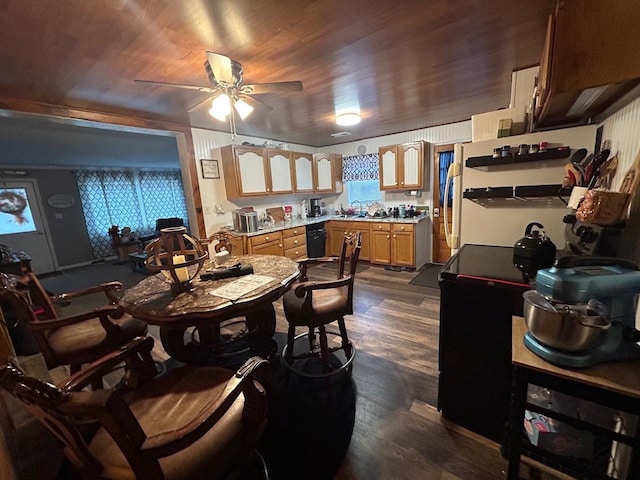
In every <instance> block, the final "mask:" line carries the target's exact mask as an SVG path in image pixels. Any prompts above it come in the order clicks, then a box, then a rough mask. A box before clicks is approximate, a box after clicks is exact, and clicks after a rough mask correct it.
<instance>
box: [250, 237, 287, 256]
mask: <svg viewBox="0 0 640 480" xmlns="http://www.w3.org/2000/svg"><path fill="white" fill-rule="evenodd" d="M248 243H249V252H248V253H254V254H260V255H282V254H283V249H282V232H271V233H264V234H262V235H256V236H254V237H249V242H248Z"/></svg>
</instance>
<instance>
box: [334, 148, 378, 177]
mask: <svg viewBox="0 0 640 480" xmlns="http://www.w3.org/2000/svg"><path fill="white" fill-rule="evenodd" d="M379 176H380V165H379V163H378V154H377V153H369V154H367V155H353V156H350V157H343V159H342V181H343V182H353V181H354V180H356V181H357V180H378V178H379Z"/></svg>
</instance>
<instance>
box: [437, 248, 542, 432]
mask: <svg viewBox="0 0 640 480" xmlns="http://www.w3.org/2000/svg"><path fill="white" fill-rule="evenodd" d="M439 284H440V339H439V354H438V364H439V370H440V375H439V380H438V410H440V412H442V415H443V416H444V417H445V418H447V419H449V420H451V421H452V422H454V423H457V424H459V425H461V426H463V427H465V428H467V429H468V430H471V431H474V432H476V433H479V434H481V435H483V436H485V437H487V438H490V439H491V440H494V441H496V442H501V440H502V436H503V433H504V426H505V423H506V422H507V417H508V411H509V398H510V393H511V332H512V321H511V317H512V315H522V307H523V299H522V293H523V292H524V291H526V290H529V288H530V287H529V284H528V283H526V282H525V281H524V280H523V278H522V273H521V272H520V271H519V270H518V269H516V268H515V267H514V266H513V248H512V247H499V246H487V245H469V244H467V245H463V246H462V248H461V249H460V250H459V251H458V253H456V254H455V255H454V256H453V257H451V259H450V260H449V261H448V262H447V263H446V265H444V267H443V268H442V270H441V272H440V278H439Z"/></svg>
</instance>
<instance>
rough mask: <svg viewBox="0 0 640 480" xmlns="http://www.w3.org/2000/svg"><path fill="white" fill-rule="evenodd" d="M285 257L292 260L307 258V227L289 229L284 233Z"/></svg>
mask: <svg viewBox="0 0 640 480" xmlns="http://www.w3.org/2000/svg"><path fill="white" fill-rule="evenodd" d="M282 244H283V249H284V256H285V257H289V258H290V259H292V260H298V259H299V258H306V257H307V230H306V228H305V227H296V228H287V229H286V230H283V231H282Z"/></svg>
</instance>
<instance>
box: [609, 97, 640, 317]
mask: <svg viewBox="0 0 640 480" xmlns="http://www.w3.org/2000/svg"><path fill="white" fill-rule="evenodd" d="M602 127H603V130H602V139H603V140H610V142H611V155H615V154H617V155H618V169H617V170H616V174H615V176H614V177H613V181H612V182H611V190H617V189H618V188H620V185H621V184H622V179H623V178H624V175H625V173H626V172H627V170H628V169H629V167H630V166H631V165H632V164H633V163H634V161H635V160H636V157H637V156H638V155H640V98H639V99H636V100H635V101H633V102H632V103H630V104H629V105H627V106H626V107H624V108H622V109H620V110H618V111H617V112H616V113H614V114H613V115H611V116H610V117H608V118H607V119H606V120H605V121H604V122H603V123H602ZM619 256H621V257H625V258H629V259H631V260H634V261H635V262H636V263H638V264H640V192H638V191H636V192H635V193H634V200H633V203H632V205H631V210H630V217H629V220H628V221H627V226H626V227H625V229H624V231H623V234H622V242H621V250H620V252H619ZM639 324H640V322H639Z"/></svg>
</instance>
